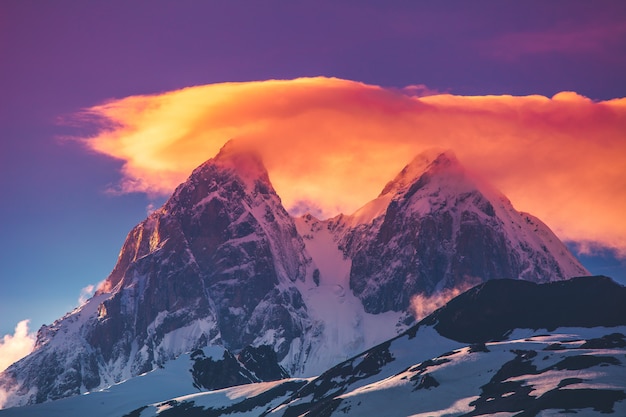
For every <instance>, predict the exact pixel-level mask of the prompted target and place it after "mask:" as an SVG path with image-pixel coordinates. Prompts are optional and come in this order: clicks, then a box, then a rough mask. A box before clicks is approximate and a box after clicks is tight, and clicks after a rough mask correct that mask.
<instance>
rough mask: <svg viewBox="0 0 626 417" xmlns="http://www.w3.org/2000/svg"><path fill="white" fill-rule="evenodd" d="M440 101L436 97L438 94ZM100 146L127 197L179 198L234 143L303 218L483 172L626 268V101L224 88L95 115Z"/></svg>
mask: <svg viewBox="0 0 626 417" xmlns="http://www.w3.org/2000/svg"><path fill="white" fill-rule="evenodd" d="M429 94H432V92H429ZM85 114H87V115H88V116H89V117H94V118H95V120H96V121H98V123H99V126H100V127H101V129H100V131H99V133H98V134H97V135H96V136H95V137H92V138H86V139H84V143H86V145H87V146H88V147H89V148H91V149H93V150H95V151H97V152H99V153H102V154H105V155H108V156H111V157H113V158H117V159H120V160H122V161H123V167H122V180H121V182H120V185H119V189H118V190H117V191H118V192H145V193H150V194H162V195H165V194H169V193H171V192H172V190H173V189H174V188H175V186H176V185H178V184H179V183H180V182H182V181H183V180H184V179H185V178H186V177H187V176H188V175H189V173H190V172H191V171H192V170H193V169H194V168H195V167H196V166H198V165H200V164H201V163H202V162H204V161H205V160H207V159H209V158H210V157H212V156H214V155H215V154H216V153H217V152H218V150H219V149H220V148H221V147H222V145H223V144H224V143H226V142H227V141H228V140H229V139H232V138H235V139H237V140H238V141H245V142H247V143H254V145H255V147H256V149H258V152H259V153H260V155H261V156H262V158H263V161H264V163H265V166H266V167H267V170H268V171H269V175H270V177H271V180H272V183H273V185H274V187H275V188H276V190H277V192H278V193H279V195H280V196H281V198H282V200H283V203H284V204H285V206H286V207H287V209H288V210H290V211H291V212H292V213H294V214H298V213H301V212H304V211H307V210H308V211H312V212H313V213H314V214H317V215H318V216H321V217H326V216H331V215H334V214H337V213H339V212H344V213H352V212H353V211H354V210H356V209H357V208H358V207H360V206H362V205H363V204H364V203H366V202H367V201H369V200H371V199H373V198H375V197H376V195H378V193H379V192H380V190H381V189H383V187H384V185H385V184H386V182H387V181H388V180H389V179H390V178H393V177H394V176H395V175H396V173H397V172H399V171H400V170H401V169H402V167H403V166H404V165H406V163H407V162H409V161H410V160H411V159H412V157H414V156H415V155H417V154H419V153H420V152H422V151H424V150H426V149H428V148H432V147H440V148H449V149H452V150H454V152H455V154H456V156H457V157H458V159H459V160H460V161H461V163H462V164H463V165H464V166H466V167H467V168H468V169H469V170H471V171H473V172H476V173H478V174H479V175H480V176H482V177H484V178H487V179H489V181H491V182H492V183H493V184H494V185H495V186H496V187H497V188H498V189H500V190H501V191H502V192H503V193H504V194H505V195H506V196H507V197H509V199H510V200H511V201H512V202H513V204H514V205H515V206H516V208H517V209H518V210H523V211H528V212H530V213H533V214H534V215H536V216H538V217H539V218H541V219H542V220H543V221H545V222H546V223H547V224H548V225H549V226H550V227H551V228H552V229H553V230H554V231H555V232H556V234H557V235H558V236H559V237H560V238H562V239H564V240H571V241H576V242H579V244H580V245H581V248H591V247H593V246H594V245H600V246H603V247H608V248H612V249H614V250H617V251H618V252H619V253H620V254H621V255H622V256H626V222H624V221H623V213H624V212H626V133H625V132H626V99H624V98H619V99H614V100H609V101H602V102H595V101H592V100H590V99H588V98H585V97H582V96H580V95H578V94H576V93H573V92H563V93H559V94H556V95H555V96H554V97H552V98H548V97H544V96H536V95H535V96H524V97H513V96H507V95H503V96H472V97H467V96H455V95H451V94H438V95H437V94H436V95H428V96H423V97H420V96H416V95H415V91H414V89H411V88H410V87H409V88H407V89H406V90H402V89H385V88H382V87H379V86H373V85H366V84H363V83H358V82H354V81H347V80H341V79H336V78H323V77H317V78H301V79H295V80H269V81H256V82H244V83H222V84H210V85H203V86H196V87H190V88H185V89H182V90H177V91H171V92H166V93H163V94H157V95H147V96H132V97H127V98H123V99H119V100H111V101H109V102H107V103H104V104H101V105H98V106H94V107H92V108H90V109H87V110H86V111H85Z"/></svg>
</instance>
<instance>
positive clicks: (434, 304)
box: [410, 277, 481, 321]
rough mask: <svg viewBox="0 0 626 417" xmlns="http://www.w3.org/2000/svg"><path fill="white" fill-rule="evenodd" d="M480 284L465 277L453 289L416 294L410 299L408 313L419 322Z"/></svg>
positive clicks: (471, 278)
mask: <svg viewBox="0 0 626 417" xmlns="http://www.w3.org/2000/svg"><path fill="white" fill-rule="evenodd" d="M480 282H481V280H480V279H478V278H473V277H466V280H465V281H464V282H463V283H462V284H461V285H459V286H457V287H455V288H444V289H443V290H441V291H438V292H436V293H435V294H433V295H426V294H417V295H415V296H413V297H412V298H411V306H410V311H411V312H413V315H414V316H415V320H417V321H419V320H421V319H423V318H424V317H426V316H428V315H429V314H430V313H432V312H433V311H435V310H437V309H438V308H440V307H443V306H444V305H445V304H446V303H447V302H448V301H450V300H452V299H453V298H454V297H456V296H457V295H459V294H461V293H463V292H465V291H467V290H469V289H470V288H472V287H474V286H476V285H478V284H480Z"/></svg>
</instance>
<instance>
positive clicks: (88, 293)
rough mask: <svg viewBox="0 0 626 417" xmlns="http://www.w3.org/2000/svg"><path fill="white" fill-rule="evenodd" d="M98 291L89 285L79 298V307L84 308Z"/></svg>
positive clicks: (81, 291)
mask: <svg viewBox="0 0 626 417" xmlns="http://www.w3.org/2000/svg"><path fill="white" fill-rule="evenodd" d="M95 291H96V286H95V285H93V284H89V285H87V286H86V287H85V288H83V289H81V290H80V295H79V296H78V305H79V306H82V305H83V304H85V303H86V302H87V300H89V298H90V297H91V296H92V295H93V293H94V292H95Z"/></svg>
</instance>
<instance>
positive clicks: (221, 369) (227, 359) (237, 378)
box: [191, 350, 259, 390]
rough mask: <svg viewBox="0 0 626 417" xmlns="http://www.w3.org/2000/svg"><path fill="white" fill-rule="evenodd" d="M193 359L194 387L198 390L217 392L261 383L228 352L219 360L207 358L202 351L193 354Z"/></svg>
mask: <svg viewBox="0 0 626 417" xmlns="http://www.w3.org/2000/svg"><path fill="white" fill-rule="evenodd" d="M191 359H192V360H193V362H194V363H193V367H192V369H191V375H192V376H193V386H194V387H196V388H198V389H207V390H215V389H221V388H227V387H232V386H235V385H243V384H249V383H251V382H258V381H259V379H257V378H256V377H255V376H254V375H252V374H251V373H250V371H249V370H248V369H246V368H245V367H244V366H242V364H241V363H239V361H237V358H235V357H234V356H233V355H232V353H230V352H229V351H227V350H225V351H224V355H223V357H222V358H221V359H219V360H214V359H213V358H210V357H206V355H205V354H204V352H203V351H202V350H196V351H194V352H192V353H191Z"/></svg>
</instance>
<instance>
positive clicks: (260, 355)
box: [237, 345, 289, 381]
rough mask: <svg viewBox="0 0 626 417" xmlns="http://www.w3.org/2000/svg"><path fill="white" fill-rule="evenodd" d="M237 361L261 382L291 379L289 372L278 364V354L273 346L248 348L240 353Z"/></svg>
mask: <svg viewBox="0 0 626 417" xmlns="http://www.w3.org/2000/svg"><path fill="white" fill-rule="evenodd" d="M237 359H238V360H239V362H241V363H242V364H243V365H244V366H245V367H246V369H248V370H249V371H250V372H252V373H253V374H254V375H255V376H256V377H257V378H258V379H259V380H260V381H277V380H279V379H283V378H288V377H289V374H288V373H287V371H285V370H284V369H283V368H282V367H281V366H280V365H279V364H278V358H277V357H276V352H274V349H273V348H272V347H271V346H268V345H261V346H259V347H253V346H247V347H245V348H244V349H243V350H242V351H241V352H239V355H238V356H237Z"/></svg>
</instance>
